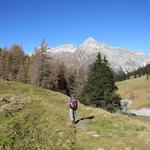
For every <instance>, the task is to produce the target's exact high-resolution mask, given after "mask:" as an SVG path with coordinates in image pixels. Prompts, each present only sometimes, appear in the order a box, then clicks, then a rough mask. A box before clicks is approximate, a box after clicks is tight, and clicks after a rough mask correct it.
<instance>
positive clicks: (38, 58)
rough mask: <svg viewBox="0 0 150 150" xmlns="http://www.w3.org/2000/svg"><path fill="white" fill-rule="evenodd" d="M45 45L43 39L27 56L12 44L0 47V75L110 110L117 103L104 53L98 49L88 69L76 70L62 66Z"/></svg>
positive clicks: (117, 97)
mask: <svg viewBox="0 0 150 150" xmlns="http://www.w3.org/2000/svg"><path fill="white" fill-rule="evenodd" d="M47 49H48V46H47V44H46V43H45V42H44V41H42V43H41V45H40V46H39V47H38V48H36V49H35V50H34V52H33V53H32V55H31V56H29V55H26V54H25V53H24V52H23V49H22V47H21V46H19V45H16V44H14V45H12V46H11V47H10V48H9V49H7V48H3V49H0V78H2V79H5V80H8V81H19V82H23V83H28V84H32V85H34V86H37V87H42V88H46V89H50V90H55V91H59V92H61V93H64V94H66V95H69V96H70V95H74V96H76V97H78V98H79V100H80V101H81V102H82V103H84V104H86V105H92V106H96V107H102V108H104V109H106V110H108V111H111V112H114V111H116V109H118V108H119V107H120V102H119V101H120V97H119V96H118V95H117V94H116V93H115V92H116V90H117V87H116V86H115V80H114V75H113V72H112V70H111V68H110V67H109V65H108V61H107V60H106V57H104V58H102V57H101V55H100V53H99V54H98V56H97V60H96V61H95V62H94V63H93V64H91V66H90V69H89V73H85V72H84V70H83V68H82V67H81V68H79V69H78V70H75V69H74V68H68V67H66V66H65V63H63V62H59V60H55V59H54V58H52V57H51V54H50V53H49V55H48V53H47Z"/></svg>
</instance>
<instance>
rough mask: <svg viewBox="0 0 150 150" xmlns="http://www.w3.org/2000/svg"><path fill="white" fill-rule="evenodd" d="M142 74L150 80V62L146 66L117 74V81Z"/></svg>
mask: <svg viewBox="0 0 150 150" xmlns="http://www.w3.org/2000/svg"><path fill="white" fill-rule="evenodd" d="M141 76H146V79H147V80H149V77H150V64H147V65H146V66H145V67H141V68H139V69H137V70H135V71H133V72H129V73H127V74H125V73H120V74H115V81H123V80H127V79H130V78H139V77H141Z"/></svg>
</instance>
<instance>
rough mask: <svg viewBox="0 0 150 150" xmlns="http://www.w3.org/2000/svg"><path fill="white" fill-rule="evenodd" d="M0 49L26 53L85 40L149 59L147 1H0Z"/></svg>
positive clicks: (149, 4) (79, 42) (149, 29)
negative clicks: (41, 46) (14, 46)
mask: <svg viewBox="0 0 150 150" xmlns="http://www.w3.org/2000/svg"><path fill="white" fill-rule="evenodd" d="M0 6H1V9H0V47H9V46H10V45H12V44H13V43H17V44H20V45H22V46H23V49H24V51H25V52H26V53H30V52H32V51H33V49H34V48H35V47H36V46H38V45H39V44H40V42H41V40H42V39H43V38H44V39H46V41H47V43H48V45H49V46H50V47H54V46H58V45H60V44H64V43H74V44H75V45H77V46H78V45H80V44H81V43H82V42H83V41H84V40H85V39H86V38H87V37H93V38H94V39H96V40H98V41H100V42H103V43H106V44H108V45H111V46H117V47H123V48H128V49H134V50H140V51H143V52H144V53H146V54H149V55H150V1H149V0H0Z"/></svg>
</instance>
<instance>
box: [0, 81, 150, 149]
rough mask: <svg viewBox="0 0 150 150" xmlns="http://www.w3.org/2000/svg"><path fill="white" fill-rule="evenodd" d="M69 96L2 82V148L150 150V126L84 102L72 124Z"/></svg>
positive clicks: (0, 84) (0, 122)
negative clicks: (67, 100)
mask: <svg viewBox="0 0 150 150" xmlns="http://www.w3.org/2000/svg"><path fill="white" fill-rule="evenodd" d="M66 99H68V97H67V96H65V95H62V94H60V93H57V92H54V91H49V90H44V89H41V88H35V87H32V86H30V85H26V84H21V83H16V82H6V81H2V80H0V133H1V134H0V149H15V150H17V149H18V150H20V149H21V150H22V149H26V150H32V149H40V150H71V149H75V150H98V149H101V150H102V149H104V150H113V149H115V150H120V149H121V150H131V149H136V150H149V147H150V125H149V124H146V123H143V122H141V121H138V120H135V119H132V118H129V117H127V116H122V115H119V114H111V113H108V112H106V111H104V110H101V109H97V108H91V107H86V106H83V105H82V104H79V110H78V119H79V120H78V121H77V124H76V125H75V126H73V125H71V123H70V121H69V116H68V110H67V106H66Z"/></svg>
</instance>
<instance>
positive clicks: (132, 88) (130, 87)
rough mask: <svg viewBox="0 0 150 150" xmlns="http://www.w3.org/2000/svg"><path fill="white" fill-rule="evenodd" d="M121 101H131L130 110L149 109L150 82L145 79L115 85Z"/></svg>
mask: <svg viewBox="0 0 150 150" xmlns="http://www.w3.org/2000/svg"><path fill="white" fill-rule="evenodd" d="M117 86H118V88H119V90H118V93H119V94H120V95H121V97H122V99H131V100H133V103H132V104H131V106H130V108H131V109H140V108H150V80H146V77H141V78H137V79H134V78H133V79H130V80H125V81H121V82H118V83H117Z"/></svg>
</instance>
